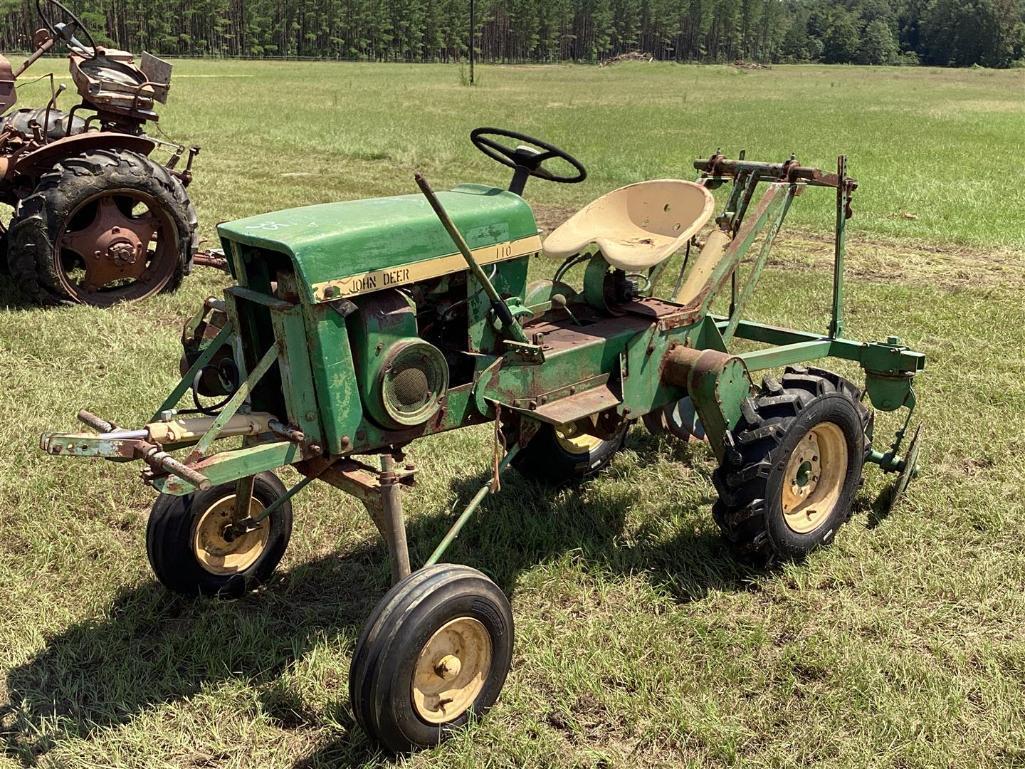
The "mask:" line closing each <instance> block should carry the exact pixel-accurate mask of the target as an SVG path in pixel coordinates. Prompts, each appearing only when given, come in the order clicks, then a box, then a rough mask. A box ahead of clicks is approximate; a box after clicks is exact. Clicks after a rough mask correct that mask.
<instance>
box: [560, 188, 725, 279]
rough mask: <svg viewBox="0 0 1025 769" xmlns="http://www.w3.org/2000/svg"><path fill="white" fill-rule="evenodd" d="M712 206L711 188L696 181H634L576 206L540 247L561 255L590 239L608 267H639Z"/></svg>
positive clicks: (666, 250)
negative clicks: (585, 204)
mask: <svg viewBox="0 0 1025 769" xmlns="http://www.w3.org/2000/svg"><path fill="white" fill-rule="evenodd" d="M714 210H715V200H714V199H713V197H712V193H711V192H709V191H708V190H707V189H705V188H704V187H703V186H702V185H700V184H696V183H695V182H687V181H682V180H679V179H657V180H654V181H650V182H638V183H637V184H629V185H627V186H626V187H620V188H619V189H618V190H613V191H612V192H609V193H608V194H606V195H602V196H601V197H600V198H598V199H597V200H595V201H594V202H592V203H589V204H588V205H587V206H585V207H584V208H582V209H580V210H579V211H578V212H577V213H575V214H574V215H573V216H572V217H570V218H569V219H568V220H567V221H566V222H565V223H563V224H562V225H561V226H560V227H558V228H557V229H556V230H555V231H554V232H552V234H551V235H549V236H548V238H547V239H546V240H545V242H544V246H543V248H544V252H545V253H546V254H548V255H549V256H552V257H555V258H560V259H564V258H566V257H568V256H572V255H573V254H578V253H580V252H582V251H584V250H585V249H586V248H587V247H588V246H590V245H592V244H593V245H596V246H597V247H598V248H599V249H600V250H601V253H602V255H603V256H604V257H605V261H607V262H608V263H609V264H610V265H612V266H613V267H615V268H617V269H620V270H623V271H624V272H640V271H643V270H647V269H648V268H649V267H654V266H655V265H656V264H658V263H659V262H662V261H663V260H665V259H668V258H669V257H670V256H672V255H673V254H674V253H676V252H677V251H679V250H680V249H681V248H683V247H684V246H685V245H686V244H687V241H688V240H690V239H691V238H692V237H694V235H695V234H697V232H698V230H700V229H701V228H702V227H703V226H704V224H705V222H707V221H708V220H709V219H710V218H711V216H712V212H713V211H714Z"/></svg>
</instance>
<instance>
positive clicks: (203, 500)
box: [146, 472, 292, 596]
mask: <svg viewBox="0 0 1025 769" xmlns="http://www.w3.org/2000/svg"><path fill="white" fill-rule="evenodd" d="M235 491H236V484H235V483H222V484H220V485H219V486H214V487H213V488H210V489H207V490H206V491H196V492H193V493H192V494H186V495H185V496H181V497H176V496H172V495H170V494H161V495H160V496H159V497H157V501H156V502H155V503H154V504H153V510H152V511H151V512H150V516H149V523H148V524H147V526H146V553H147V555H148V556H149V562H150V566H151V567H152V568H153V573H154V574H155V575H156V577H157V579H159V580H160V582H161V583H162V584H163V585H164V586H165V587H167V588H168V589H169V590H173V591H174V592H176V593H182V594H184V595H214V596H237V595H241V594H242V593H243V592H245V591H246V590H249V589H252V588H254V587H256V586H258V585H259V584H261V583H263V582H265V581H266V580H267V579H268V578H269V577H270V575H271V573H272V572H273V571H274V568H275V567H276V566H277V565H278V562H279V561H280V560H281V557H282V556H283V555H284V554H285V550H286V548H287V547H288V540H289V537H290V536H291V534H292V503H291V502H288V501H286V502H285V503H284V504H282V505H280V506H279V507H278V508H277V509H275V510H274V511H273V512H272V513H271V515H270V517H269V518H266V519H264V520H263V521H261V522H260V523H259V524H257V527H256V528H255V529H254V530H253V531H249V532H247V533H245V534H241V535H239V536H237V537H232V536H230V535H229V534H228V533H227V529H228V527H229V526H230V525H231V524H232V523H233V522H234V517H235V514H236V513H235ZM285 493H286V489H285V486H284V484H282V483H281V481H280V480H278V477H277V476H276V475H274V473H269V472H268V473H260V474H259V475H257V476H256V477H255V478H254V479H253V496H252V500H251V501H250V503H249V515H250V516H253V517H256V516H257V515H259V514H260V513H261V512H262V511H263V510H265V509H266V508H268V507H270V505H271V504H272V503H273V502H274V501H275V500H276V499H278V498H279V497H281V496H282V495H283V494H285Z"/></svg>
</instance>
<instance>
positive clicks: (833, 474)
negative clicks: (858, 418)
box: [780, 422, 848, 534]
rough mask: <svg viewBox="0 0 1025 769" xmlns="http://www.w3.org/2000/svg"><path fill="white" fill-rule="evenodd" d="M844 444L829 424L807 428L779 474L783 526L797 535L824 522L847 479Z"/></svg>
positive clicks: (837, 431) (846, 460)
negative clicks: (784, 522)
mask: <svg viewBox="0 0 1025 769" xmlns="http://www.w3.org/2000/svg"><path fill="white" fill-rule="evenodd" d="M847 463H848V456H847V442H846V440H845V439H844V434H843V431H842V430H841V429H840V428H839V427H838V426H837V425H835V424H833V423H832V422H822V423H820V424H817V425H815V426H814V427H812V428H811V430H809V431H808V432H807V433H806V434H805V435H804V436H803V437H802V438H801V441H800V443H798V444H797V446H796V447H795V448H794V450H793V453H791V455H790V459H789V460H787V466H786V469H785V470H784V473H783V488H782V491H781V494H780V496H781V499H780V503H781V506H782V508H783V518H784V520H785V521H786V524H787V526H789V527H790V529H792V530H793V531H796V532H797V533H799V534H807V533H808V532H811V531H814V530H815V529H817V528H818V527H819V526H821V525H822V524H823V522H825V520H826V519H827V518H828V517H829V513H830V512H831V511H832V509H833V507H834V506H835V505H836V502H837V500H838V499H839V498H840V492H841V491H842V490H843V483H844V478H845V477H846V475H847Z"/></svg>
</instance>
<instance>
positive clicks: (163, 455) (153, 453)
mask: <svg viewBox="0 0 1025 769" xmlns="http://www.w3.org/2000/svg"><path fill="white" fill-rule="evenodd" d="M142 459H143V460H144V461H145V462H146V464H147V465H149V466H150V467H152V468H153V469H154V470H158V471H163V472H166V473H170V474H171V475H177V476H178V477H179V478H181V479H182V480H183V481H187V482H188V483H191V484H192V485H193V486H195V487H196V488H197V489H200V490H206V489H209V488H210V485H211V484H210V480H209V479H208V478H207V477H206V476H205V475H203V474H202V473H199V472H196V471H195V470H193V469H192V468H191V467H189V466H188V465H184V464H182V463H181V462H179V461H178V460H177V459H175V458H174V457H172V456H171V455H170V454H168V453H167V452H165V451H161V449H160V447H159V446H154V445H152V444H147V448H146V449H144V453H143V455H142Z"/></svg>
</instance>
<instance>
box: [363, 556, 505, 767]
mask: <svg viewBox="0 0 1025 769" xmlns="http://www.w3.org/2000/svg"><path fill="white" fill-rule="evenodd" d="M512 645H513V618H512V610H511V609H510V607H509V601H508V599H507V598H506V597H505V594H504V593H503V592H502V591H501V589H500V588H499V587H498V586H497V585H496V584H495V583H494V582H492V581H491V580H490V579H488V578H487V577H486V576H484V575H483V574H481V573H480V572H479V571H477V570H476V569H471V568H469V567H467V566H457V565H453V564H438V565H436V566H428V567H426V568H424V569H421V570H420V571H417V572H414V573H413V574H411V575H410V576H408V577H406V578H405V579H404V580H402V581H401V582H398V583H396V584H395V585H394V586H393V587H392V589H391V590H390V591H389V592H388V594H387V595H386V596H385V597H384V598H383V599H381V601H380V603H378V605H377V607H376V608H375V609H374V611H373V613H372V614H371V615H370V617H369V619H368V620H367V622H366V624H365V625H364V626H363V631H362V632H361V633H360V637H359V639H358V640H357V641H356V648H355V650H354V651H353V657H352V666H351V669H350V672H349V699H350V702H351V704H352V709H353V713H354V714H355V716H356V720H357V721H358V722H359V723H360V726H362V727H363V729H364V730H365V731H366V732H367V733H368V734H369V735H370V736H371V737H373V738H374V739H375V740H377V741H378V742H379V743H381V745H382V746H383V747H385V748H386V749H387V750H389V751H391V752H393V753H405V752H408V751H411V750H414V749H416V748H420V747H427V746H430V745H437V744H438V743H439V742H441V741H442V740H443V739H445V738H446V737H447V736H448V735H449V734H450V733H451V732H452V731H453V730H455V729H458V728H459V727H461V726H463V725H464V724H466V723H467V721H469V720H470V718H471V717H473V716H480V715H483V714H484V713H485V712H486V711H487V710H488V709H489V708H490V707H491V706H492V705H493V704H494V703H495V701H496V700H497V699H498V696H499V694H500V693H501V691H502V687H503V685H504V684H505V679H506V676H507V675H508V673H509V668H510V666H511V664H512Z"/></svg>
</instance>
